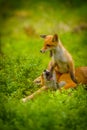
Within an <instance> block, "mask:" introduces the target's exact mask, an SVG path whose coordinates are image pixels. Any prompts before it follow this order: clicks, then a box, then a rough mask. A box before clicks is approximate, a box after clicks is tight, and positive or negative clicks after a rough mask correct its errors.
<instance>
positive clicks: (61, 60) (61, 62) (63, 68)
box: [53, 53, 68, 73]
mask: <svg viewBox="0 0 87 130" xmlns="http://www.w3.org/2000/svg"><path fill="white" fill-rule="evenodd" d="M53 61H54V63H56V65H57V66H58V70H59V72H60V73H66V72H68V64H67V63H68V59H67V57H66V56H64V54H62V53H59V54H56V55H54V57H53Z"/></svg>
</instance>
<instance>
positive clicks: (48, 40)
mask: <svg viewBox="0 0 87 130" xmlns="http://www.w3.org/2000/svg"><path fill="white" fill-rule="evenodd" d="M40 36H41V37H42V38H44V47H43V48H42V49H41V50H40V52H41V53H45V52H46V51H48V50H49V51H50V52H51V55H52V60H51V61H50V63H49V66H48V70H49V71H50V72H53V70H54V68H55V67H56V68H57V70H58V72H59V75H61V74H63V73H68V72H69V73H70V76H71V79H72V80H73V81H74V82H75V83H77V81H76V78H75V69H74V62H73V59H72V57H71V55H70V53H69V52H68V51H67V50H66V49H65V48H64V46H63V45H62V43H61V42H60V40H59V38H58V35H57V34H55V35H40Z"/></svg>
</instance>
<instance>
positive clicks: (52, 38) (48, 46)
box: [40, 34, 58, 53]
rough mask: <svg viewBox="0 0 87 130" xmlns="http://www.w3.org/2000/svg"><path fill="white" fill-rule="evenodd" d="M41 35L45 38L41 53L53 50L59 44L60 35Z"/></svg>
mask: <svg viewBox="0 0 87 130" xmlns="http://www.w3.org/2000/svg"><path fill="white" fill-rule="evenodd" d="M40 37H42V38H44V46H43V48H42V49H41V50H40V52H41V53H44V52H46V51H48V50H49V51H52V50H53V49H55V47H56V46H57V44H58V35H57V34H54V35H40Z"/></svg>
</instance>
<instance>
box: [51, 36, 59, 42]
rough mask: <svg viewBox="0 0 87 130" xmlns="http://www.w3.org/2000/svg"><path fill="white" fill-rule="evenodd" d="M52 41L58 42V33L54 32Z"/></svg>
mask: <svg viewBox="0 0 87 130" xmlns="http://www.w3.org/2000/svg"><path fill="white" fill-rule="evenodd" d="M52 42H58V35H57V34H54V36H53V39H52Z"/></svg>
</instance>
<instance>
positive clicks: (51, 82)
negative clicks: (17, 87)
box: [22, 67, 87, 102]
mask: <svg viewBox="0 0 87 130" xmlns="http://www.w3.org/2000/svg"><path fill="white" fill-rule="evenodd" d="M53 74H54V73H53ZM75 76H76V78H77V83H78V84H87V67H78V68H76V69H75ZM55 78H56V79H55ZM37 80H38V79H37ZM39 80H40V81H41V84H42V87H41V88H40V89H39V90H37V91H36V92H34V93H33V94H31V95H29V96H27V97H26V98H23V99H22V101H23V102H26V101H28V100H30V99H33V98H34V97H35V96H36V95H38V94H40V93H41V92H43V91H45V90H48V89H49V88H53V89H59V90H60V89H69V88H76V87H77V84H76V83H75V82H73V81H72V79H71V77H70V74H69V73H64V74H62V75H61V76H60V77H59V76H58V73H57V72H56V71H55V75H52V76H50V72H49V71H47V70H45V71H44V72H43V73H42V75H41V77H40V79H39ZM35 82H36V81H35Z"/></svg>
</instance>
